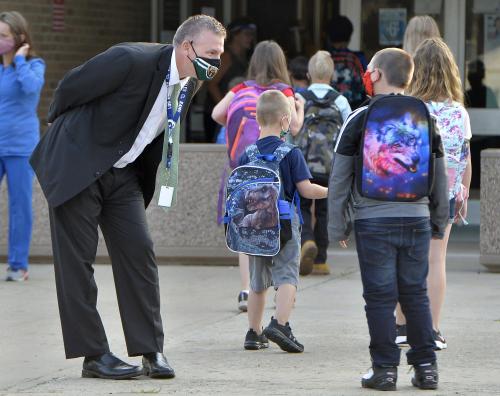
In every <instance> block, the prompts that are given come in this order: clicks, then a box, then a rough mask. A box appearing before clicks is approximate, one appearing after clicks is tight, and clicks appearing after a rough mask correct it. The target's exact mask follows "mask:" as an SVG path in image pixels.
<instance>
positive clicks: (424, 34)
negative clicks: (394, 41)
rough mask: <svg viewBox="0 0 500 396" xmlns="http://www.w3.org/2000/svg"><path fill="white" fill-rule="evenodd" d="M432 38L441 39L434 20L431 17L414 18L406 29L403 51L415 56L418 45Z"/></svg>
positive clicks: (418, 16) (419, 16)
mask: <svg viewBox="0 0 500 396" xmlns="http://www.w3.org/2000/svg"><path fill="white" fill-rule="evenodd" d="M432 37H441V34H440V33H439V28H438V25H437V23H436V21H435V20H434V18H432V17H431V16H429V15H417V16H414V17H413V18H411V19H410V22H408V26H407V27H406V30H405V36H404V40H403V49H404V50H405V51H406V52H408V53H409V54H410V55H412V56H414V55H415V51H416V50H417V47H418V45H419V44H420V43H421V42H422V41H424V40H425V39H427V38H432Z"/></svg>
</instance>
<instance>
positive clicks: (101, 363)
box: [82, 352, 142, 379]
mask: <svg viewBox="0 0 500 396" xmlns="http://www.w3.org/2000/svg"><path fill="white" fill-rule="evenodd" d="M140 375H142V368H141V367H139V366H133V365H131V364H128V363H125V362H124V361H123V360H120V359H118V358H117V357H116V356H115V355H113V354H112V353H111V352H108V353H105V354H103V355H100V356H91V357H86V358H85V359H84V361H83V370H82V377H83V378H104V379H127V378H133V377H138V376H140Z"/></svg>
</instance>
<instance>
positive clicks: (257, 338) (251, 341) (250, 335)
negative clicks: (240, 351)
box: [244, 329, 269, 351]
mask: <svg viewBox="0 0 500 396" xmlns="http://www.w3.org/2000/svg"><path fill="white" fill-rule="evenodd" d="M244 347H245V349H247V350H250V351H256V350H258V349H264V348H269V341H268V340H267V338H266V336H265V335H264V333H261V334H260V335H259V334H257V333H256V332H255V331H254V330H253V329H248V331H247V335H246V337H245V344H244Z"/></svg>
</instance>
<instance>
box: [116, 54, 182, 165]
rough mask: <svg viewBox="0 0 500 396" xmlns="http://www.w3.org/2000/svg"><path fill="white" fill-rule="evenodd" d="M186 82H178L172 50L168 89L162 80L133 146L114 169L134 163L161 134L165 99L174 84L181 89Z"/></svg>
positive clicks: (164, 120) (165, 104)
mask: <svg viewBox="0 0 500 396" xmlns="http://www.w3.org/2000/svg"><path fill="white" fill-rule="evenodd" d="M187 81H188V77H186V78H184V79H183V80H182V81H181V80H180V77H179V71H178V70H177V63H176V62H175V49H174V50H173V51H172V59H171V60H170V80H169V84H168V89H167V83H166V81H165V80H164V81H163V85H162V86H161V89H160V93H159V94H158V97H157V98H156V100H155V103H154V104H153V107H152V108H151V111H150V112H149V115H148V118H147V119H146V121H145V122H144V125H143V126H142V128H141V130H140V131H139V134H138V135H137V138H136V139H135V142H134V144H133V145H132V147H131V148H130V150H129V151H128V152H127V153H125V154H124V155H123V157H121V158H120V159H119V160H118V161H117V162H116V163H115V164H114V165H113V166H114V167H115V168H125V167H126V166H127V165H128V164H131V163H132V162H134V161H135V160H136V159H137V157H139V155H141V153H142V152H143V151H144V148H145V147H146V146H147V145H148V144H149V143H151V142H152V141H153V140H154V139H155V138H156V137H157V136H158V135H159V134H160V133H162V132H163V130H164V129H165V126H166V122H167V98H170V95H171V94H172V90H173V86H174V85H175V84H179V83H180V84H181V89H182V87H183V86H184V85H185V84H186V83H187Z"/></svg>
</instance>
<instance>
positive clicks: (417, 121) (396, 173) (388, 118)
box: [356, 95, 434, 202]
mask: <svg viewBox="0 0 500 396" xmlns="http://www.w3.org/2000/svg"><path fill="white" fill-rule="evenodd" d="M433 128H434V124H433V120H432V119H431V116H430V114H429V111H428V109H427V106H426V105H425V103H424V102H422V101H421V100H420V99H417V98H414V97H412V96H404V95H386V96H381V97H378V98H376V99H375V100H372V101H371V102H370V105H369V106H368V109H367V110H366V113H365V121H364V126H363V133H362V137H361V142H360V148H359V156H358V161H357V164H356V169H357V171H356V180H357V187H358V191H359V193H360V194H361V195H362V196H364V197H366V198H372V199H377V200H382V201H393V202H405V201H417V200H419V199H421V198H423V197H426V196H429V194H430V192H431V190H432V179H433V176H434V158H433V154H432V135H431V134H432V129H433Z"/></svg>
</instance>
